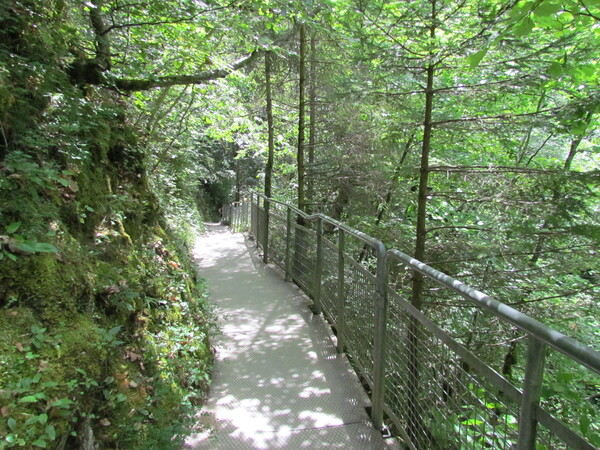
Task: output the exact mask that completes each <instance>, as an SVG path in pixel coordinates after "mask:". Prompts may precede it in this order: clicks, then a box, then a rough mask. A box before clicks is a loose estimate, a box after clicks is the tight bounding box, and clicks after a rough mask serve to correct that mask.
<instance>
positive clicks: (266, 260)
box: [263, 197, 271, 264]
mask: <svg viewBox="0 0 600 450" xmlns="http://www.w3.org/2000/svg"><path fill="white" fill-rule="evenodd" d="M264 205H265V241H264V242H263V262H264V263H265V264H268V263H269V256H268V254H269V219H270V212H271V202H270V200H269V199H268V198H267V197H265V202H264Z"/></svg>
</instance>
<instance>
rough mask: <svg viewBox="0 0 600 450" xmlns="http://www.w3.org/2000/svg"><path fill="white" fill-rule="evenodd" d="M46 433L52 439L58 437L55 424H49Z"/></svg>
mask: <svg viewBox="0 0 600 450" xmlns="http://www.w3.org/2000/svg"><path fill="white" fill-rule="evenodd" d="M46 434H47V435H48V437H49V438H50V440H52V441H53V440H54V439H56V430H55V429H54V425H48V426H47V427H46Z"/></svg>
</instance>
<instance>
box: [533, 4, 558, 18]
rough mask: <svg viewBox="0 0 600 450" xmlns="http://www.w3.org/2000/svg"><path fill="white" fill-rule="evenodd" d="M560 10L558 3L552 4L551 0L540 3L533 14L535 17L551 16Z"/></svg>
mask: <svg viewBox="0 0 600 450" xmlns="http://www.w3.org/2000/svg"><path fill="white" fill-rule="evenodd" d="M560 10H561V6H560V4H559V3H554V2H553V1H551V0H545V1H543V2H542V3H540V4H539V5H538V6H537V7H536V8H535V9H534V10H533V13H534V14H535V15H536V16H544V17H545V16H551V15H553V14H556V13H557V12H559V11H560Z"/></svg>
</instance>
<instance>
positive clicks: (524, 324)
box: [386, 249, 600, 374]
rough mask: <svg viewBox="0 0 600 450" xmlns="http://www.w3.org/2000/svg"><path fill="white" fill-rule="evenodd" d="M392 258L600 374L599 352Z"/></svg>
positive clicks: (391, 253)
mask: <svg viewBox="0 0 600 450" xmlns="http://www.w3.org/2000/svg"><path fill="white" fill-rule="evenodd" d="M391 258H395V259H397V260H399V261H401V262H402V263H403V264H405V265H406V266H408V267H410V268H411V269H413V270H416V271H417V272H419V273H421V274H423V275H425V276H426V277H427V278H430V279H432V280H434V281H436V282H438V283H439V284H441V285H442V286H445V287H447V288H448V289H451V290H453V291H454V292H456V293H457V294H460V295H461V296H463V297H464V298H466V299H467V300H470V301H471V302H473V303H474V304H476V305H478V306H481V307H483V308H485V309H486V310H488V311H489V312H491V313H492V314H494V315H496V316H498V317H501V318H503V319H504V320H506V321H507V322H509V323H511V324H513V325H514V326H516V327H518V328H520V329H521V330H523V331H525V332H526V333H527V334H529V335H531V336H533V337H535V338H536V339H538V340H540V341H541V342H543V343H545V344H547V345H549V346H550V347H552V348H554V349H556V350H558V351H559V352H561V353H563V354H565V355H566V356H568V357H569V358H571V359H573V360H574V361H577V362H578V363H580V364H582V365H584V366H586V367H588V368H589V369H591V370H593V371H594V372H596V373H598V374H600V352H597V351H595V350H594V349H592V348H590V347H588V346H586V345H583V344H581V343H580V342H578V341H576V340H575V339H573V338H570V337H568V336H566V335H564V334H562V333H561V332H559V331H556V330H554V329H552V328H550V327H549V326H547V325H544V324H543V323H541V322H539V321H538V320H535V319H534V318H532V317H529V316H528V315H526V314H523V313H522V312H519V311H517V310H516V309H514V308H512V307H511V306H508V305H505V304H504V303H501V302H499V301H498V300H495V299H494V298H492V297H490V296H489V295H487V294H484V293H483V292H481V291H478V290H477V289H473V288H472V287H470V286H468V285H466V284H465V283H463V282H462V281H459V280H457V279H455V278H452V277H451V276H449V275H446V274H445V273H442V272H440V271H439V270H436V269H434V268H432V267H430V266H428V265H427V264H425V263H422V262H421V261H419V260H417V259H415V258H413V257H411V256H409V255H407V254H406V253H403V252H401V251H399V250H396V249H390V250H388V251H387V252H386V262H388V263H389V261H390V259H391Z"/></svg>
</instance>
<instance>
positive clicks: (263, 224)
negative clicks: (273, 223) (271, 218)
mask: <svg viewBox="0 0 600 450" xmlns="http://www.w3.org/2000/svg"><path fill="white" fill-rule="evenodd" d="M257 216H258V219H257V220H258V224H257V226H258V229H257V234H256V240H257V241H258V243H259V245H260V246H261V247H263V248H264V245H265V235H266V233H265V232H266V230H267V215H266V213H265V210H264V208H262V207H261V206H258V208H257Z"/></svg>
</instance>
